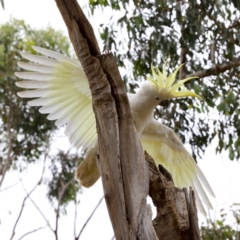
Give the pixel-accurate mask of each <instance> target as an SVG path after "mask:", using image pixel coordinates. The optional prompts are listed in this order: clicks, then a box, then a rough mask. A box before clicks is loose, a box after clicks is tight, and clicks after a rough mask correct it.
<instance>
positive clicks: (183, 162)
mask: <svg viewBox="0 0 240 240" xmlns="http://www.w3.org/2000/svg"><path fill="white" fill-rule="evenodd" d="M141 142H142V145H143V149H144V150H146V151H147V152H148V153H149V154H150V155H151V156H152V158H153V159H154V160H155V162H156V163H157V164H161V165H163V166H164V168H166V169H167V170H168V171H169V172H170V173H171V174H172V177H173V181H174V184H175V186H176V187H179V188H183V187H189V186H191V187H192V188H193V189H194V190H195V195H196V200H197V205H198V207H199V210H200V211H201V212H202V213H203V214H205V215H206V212H205V210H204V207H203V205H202V202H203V203H204V204H206V206H207V207H208V208H211V209H212V205H211V203H210V201H209V199H208V196H207V194H206V191H207V192H208V193H210V194H211V195H212V196H214V197H215V195H214V193H213V190H212V188H211V186H210V185H209V183H208V181H207V179H206V178H205V176H204V175H203V173H202V171H201V169H200V168H199V167H198V165H197V164H196V162H195V161H194V159H193V158H192V156H191V155H190V154H189V152H188V151H187V150H186V149H185V147H184V146H183V144H182V142H181V140H180V139H179V137H178V136H177V134H176V133H175V132H174V131H173V130H172V129H170V128H168V127H166V126H164V125H163V124H161V123H159V122H158V121H157V120H155V119H153V120H152V121H151V122H150V123H149V124H148V125H147V126H146V127H145V129H144V130H143V133H142V135H141Z"/></svg>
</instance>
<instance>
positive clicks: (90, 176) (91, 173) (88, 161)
mask: <svg viewBox="0 0 240 240" xmlns="http://www.w3.org/2000/svg"><path fill="white" fill-rule="evenodd" d="M96 154H97V147H96V146H95V147H93V148H92V149H91V150H90V151H88V152H87V156H86V158H85V159H84V161H83V162H82V163H81V164H80V165H79V167H78V168H77V171H76V177H77V178H78V179H79V181H80V183H81V185H82V186H84V187H86V188H89V187H91V186H92V185H93V184H94V183H95V182H96V181H97V180H98V179H99V177H100V173H99V171H98V167H97V163H96Z"/></svg>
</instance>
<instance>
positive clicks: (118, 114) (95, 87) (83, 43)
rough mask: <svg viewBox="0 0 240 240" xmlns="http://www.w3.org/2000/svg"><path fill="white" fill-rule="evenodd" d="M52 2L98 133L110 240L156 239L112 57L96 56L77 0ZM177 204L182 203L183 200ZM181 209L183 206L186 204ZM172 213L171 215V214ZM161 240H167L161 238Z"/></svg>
mask: <svg viewBox="0 0 240 240" xmlns="http://www.w3.org/2000/svg"><path fill="white" fill-rule="evenodd" d="M55 1H56V3H57V6H58V8H59V10H60V12H61V14H62V17H63V19H64V21H65V23H66V26H67V28H68V32H69V36H70V39H71V41H72V44H73V46H74V49H75V52H76V54H77V56H78V59H79V60H80V62H81V64H82V66H83V69H84V72H85V74H86V75H87V78H88V81H89V86H90V89H91V92H92V100H93V110H94V112H95V117H96V122H97V130H98V144H99V162H98V163H99V164H98V165H99V170H100V173H101V176H102V183H103V188H104V194H105V200H106V203H107V207H108V212H109V216H110V219H111V222H112V226H113V229H114V233H115V237H116V239H142V240H147V239H158V237H157V235H156V232H157V233H158V232H159V231H160V235H159V236H160V237H162V235H164V234H165V233H164V234H162V233H163V232H162V231H161V228H158V229H159V230H157V228H155V230H156V232H155V230H154V228H153V225H152V220H151V211H150V208H149V207H147V204H146V197H147V195H148V192H149V170H148V167H147V164H146V163H147V162H146V161H145V158H144V154H143V150H142V147H141V143H140V141H139V138H138V135H137V133H136V130H135V126H134V122H133V119H132V115H131V111H130V108H129V103H128V98H127V95H126V91H125V88H124V84H123V81H122V79H121V76H120V74H119V71H118V68H117V66H116V64H115V61H114V58H113V55H112V54H111V53H109V54H102V55H101V52H100V50H99V47H98V44H97V41H96V38H95V36H94V33H93V30H92V27H91V25H90V23H89V22H88V20H87V19H86V17H85V16H84V14H83V12H82V10H81V8H80V7H79V5H78V3H77V1H76V0H55ZM150 173H151V171H150ZM161 186H163V185H161ZM151 189H154V188H151V181H150V191H151ZM179 191H180V190H179ZM156 194H157V193H156ZM169 196H170V195H169ZM184 196H185V195H184ZM181 200H182V201H184V199H183V198H182V199H181ZM175 203H176V204H179V203H178V202H173V205H171V206H174V204H175ZM181 204H182V203H180V205H181ZM184 204H185V205H186V201H185V203H184ZM185 205H184V206H185ZM158 209H160V208H158ZM170 210H171V209H170ZM187 210H188V209H187V208H186V211H187ZM166 211H169V210H166ZM172 212H173V213H174V214H175V212H174V211H172ZM158 216H159V215H158ZM189 216H190V215H189V214H188V212H186V213H185V214H183V217H184V218H187V219H189ZM176 219H177V218H176ZM187 219H186V221H188V220H187ZM183 222H184V221H183ZM177 223H178V222H177ZM168 224H171V226H170V227H171V228H173V229H175V227H176V226H175V225H174V224H173V222H171V221H170V222H168ZM179 224H180V225H181V223H179ZM184 224H185V222H184ZM185 225H186V226H185ZM185 225H184V227H183V228H182V229H183V231H185V230H186V229H188V228H190V227H191V224H187V223H186V224H185ZM166 227H168V226H165V228H166ZM164 232H166V231H164ZM159 239H162V238H159ZM164 239H172V238H167V236H166V238H164ZM176 239H189V240H190V239H191V240H192V239H198V238H179V237H178V238H176Z"/></svg>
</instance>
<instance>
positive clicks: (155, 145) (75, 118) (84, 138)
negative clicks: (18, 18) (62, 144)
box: [16, 47, 214, 213]
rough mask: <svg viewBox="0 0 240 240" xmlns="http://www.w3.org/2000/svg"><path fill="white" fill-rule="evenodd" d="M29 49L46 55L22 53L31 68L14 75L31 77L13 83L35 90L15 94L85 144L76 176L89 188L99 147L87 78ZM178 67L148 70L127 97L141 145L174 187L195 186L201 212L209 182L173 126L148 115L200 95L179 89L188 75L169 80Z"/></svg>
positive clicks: (73, 65) (65, 62)
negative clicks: (149, 74)
mask: <svg viewBox="0 0 240 240" xmlns="http://www.w3.org/2000/svg"><path fill="white" fill-rule="evenodd" d="M34 49H35V50H36V51H37V52H39V53H42V54H44V55H46V56H48V57H50V58H47V57H42V56H36V55H32V54H27V53H22V56H23V57H25V58H26V59H28V60H30V61H32V62H34V63H23V62H21V63H19V66H20V67H22V68H24V69H26V70H30V71H31V72H18V73H16V75H17V76H18V77H20V78H24V79H28V80H30V81H20V82H17V83H16V84H17V86H19V87H22V88H30V89H34V90H30V91H24V92H20V93H18V94H19V96H20V97H24V98H29V97H34V98H37V99H36V100H32V101H30V102H29V105H31V106H41V108H40V110H39V111H40V112H41V113H48V114H49V115H48V119H49V120H57V121H56V124H57V125H58V126H62V125H64V124H66V125H67V126H66V135H67V136H68V137H69V140H70V142H71V143H72V144H73V145H74V146H76V147H77V148H80V147H82V148H83V149H88V151H87V154H86V158H85V160H84V161H83V162H82V163H81V164H80V166H79V168H78V170H77V177H78V178H79V180H80V182H81V184H82V185H83V186H85V187H90V186H92V185H93V184H94V183H95V182H96V181H97V179H98V178H99V177H100V174H99V171H98V168H97V165H96V161H95V156H96V154H97V151H98V145H97V133H96V122H95V117H94V113H93V110H92V100H91V92H90V89H89V86H88V81H87V78H86V76H85V74H84V72H83V69H82V66H81V64H80V63H79V62H78V61H75V60H72V59H70V58H67V57H64V56H63V55H61V54H59V53H55V52H53V51H50V50H47V49H43V48H40V47H34ZM179 68H180V67H179ZM179 68H178V69H176V71H175V72H174V73H172V74H171V75H170V76H168V77H167V75H166V65H164V67H163V73H161V72H160V71H159V70H157V71H155V70H153V72H152V73H153V76H152V77H149V78H148V81H146V82H145V83H144V84H143V85H142V86H141V88H140V89H139V91H138V92H137V93H136V94H128V98H129V103H130V108H131V112H132V116H133V119H134V122H135V126H136V130H137V132H138V134H139V137H140V140H141V143H142V145H143V149H144V150H146V151H147V152H148V153H149V154H150V155H151V156H152V157H153V159H154V160H155V161H156V163H157V164H162V165H163V166H164V167H165V168H166V169H167V170H168V171H169V172H170V173H171V174H172V176H173V180H174V183H175V185H176V186H177V187H180V188H183V187H189V186H191V187H193V189H195V192H196V197H197V203H198V207H199V208H200V210H201V211H202V212H203V213H204V212H205V210H204V207H203V206H202V202H203V203H204V204H206V205H207V206H208V207H209V208H211V203H210V201H209V199H208V196H207V194H206V191H208V192H209V193H210V194H211V195H213V196H214V193H213V191H212V189H211V187H210V185H209V184H208V182H207V180H206V178H205V176H204V175H203V173H202V172H201V170H200V168H199V167H198V166H197V164H196V163H195V161H194V160H193V158H192V157H191V155H190V154H189V153H188V151H187V150H186V149H185V147H184V146H183V144H182V142H181V141H180V139H179V137H178V136H177V135H176V134H175V133H174V131H173V130H171V129H170V128H168V127H166V126H164V125H163V124H161V123H160V122H159V121H157V120H155V119H154V118H153V113H154V109H155V107H156V106H157V105H158V104H159V103H160V102H162V101H164V100H168V99H171V98H176V97H186V96H194V97H198V98H200V97H199V96H198V95H197V94H195V93H193V92H190V91H188V90H186V89H183V90H179V87H182V86H183V84H184V82H186V81H188V80H189V79H191V78H189V79H184V80H181V81H178V82H177V83H174V81H175V77H176V74H177V71H178V70H179Z"/></svg>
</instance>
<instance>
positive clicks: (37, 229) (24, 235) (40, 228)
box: [18, 225, 47, 240]
mask: <svg viewBox="0 0 240 240" xmlns="http://www.w3.org/2000/svg"><path fill="white" fill-rule="evenodd" d="M46 226H47V225H45V226H43V227H39V228H36V229H34V230H32V231H30V232H27V233H25V234H23V235H22V236H21V237H20V238H19V239H18V240H21V239H23V238H24V237H26V236H27V235H29V234H31V233H34V232H37V231H39V230H42V229H44V228H45V227H46Z"/></svg>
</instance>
